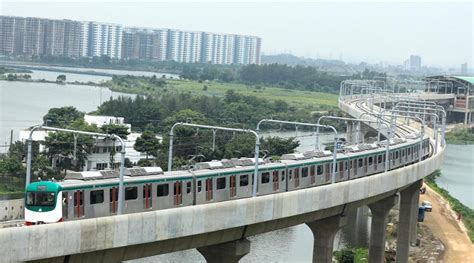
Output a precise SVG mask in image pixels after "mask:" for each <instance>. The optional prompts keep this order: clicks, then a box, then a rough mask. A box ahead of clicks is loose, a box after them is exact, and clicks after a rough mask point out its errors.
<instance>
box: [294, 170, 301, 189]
mask: <svg viewBox="0 0 474 263" xmlns="http://www.w3.org/2000/svg"><path fill="white" fill-rule="evenodd" d="M299 186H300V168H296V169H295V188H298V187H299Z"/></svg>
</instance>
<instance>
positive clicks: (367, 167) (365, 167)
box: [364, 157, 369, 175]
mask: <svg viewBox="0 0 474 263" xmlns="http://www.w3.org/2000/svg"><path fill="white" fill-rule="evenodd" d="M368 169H369V166H368V163H367V157H365V158H364V174H365V175H367V171H368Z"/></svg>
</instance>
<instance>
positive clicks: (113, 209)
mask: <svg viewBox="0 0 474 263" xmlns="http://www.w3.org/2000/svg"><path fill="white" fill-rule="evenodd" d="M109 193H110V199H109V200H110V213H111V214H114V213H117V202H118V190H117V187H112V188H110V190H109Z"/></svg>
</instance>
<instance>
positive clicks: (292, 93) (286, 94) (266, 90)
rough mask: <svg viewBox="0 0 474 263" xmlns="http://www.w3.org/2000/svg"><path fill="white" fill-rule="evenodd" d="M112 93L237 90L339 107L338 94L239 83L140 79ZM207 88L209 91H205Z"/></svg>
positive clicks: (220, 93) (114, 87) (221, 93)
mask: <svg viewBox="0 0 474 263" xmlns="http://www.w3.org/2000/svg"><path fill="white" fill-rule="evenodd" d="M108 86H109V87H110V88H111V89H112V90H113V91H118V92H126V93H134V94H143V95H155V94H160V93H163V92H190V93H192V94H195V95H209V96H224V95H225V93H226V92H227V91H228V90H234V91H235V92H236V93H238V94H242V95H247V96H255V97H258V98H264V99H268V100H271V101H276V100H282V101H285V102H287V103H288V104H290V105H293V106H298V107H306V106H309V107H318V108H320V107H321V106H326V107H330V108H335V107H337V98H338V96H337V95H336V94H330V93H323V92H312V91H303V90H293V89H291V90H290V89H283V88H276V87H269V86H247V85H243V84H236V83H220V82H216V81H212V82H202V83H199V82H198V81H190V80H167V84H166V86H165V87H157V86H151V85H150V84H149V83H148V82H146V81H142V80H137V81H136V82H134V84H133V86H131V87H130V86H128V87H124V86H118V85H116V84H111V83H110V82H109V83H108ZM205 86H206V87H207V88H205Z"/></svg>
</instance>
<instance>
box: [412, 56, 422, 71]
mask: <svg viewBox="0 0 474 263" xmlns="http://www.w3.org/2000/svg"><path fill="white" fill-rule="evenodd" d="M420 68H421V57H420V56H415V55H411V56H410V69H411V70H419V69H420Z"/></svg>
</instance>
